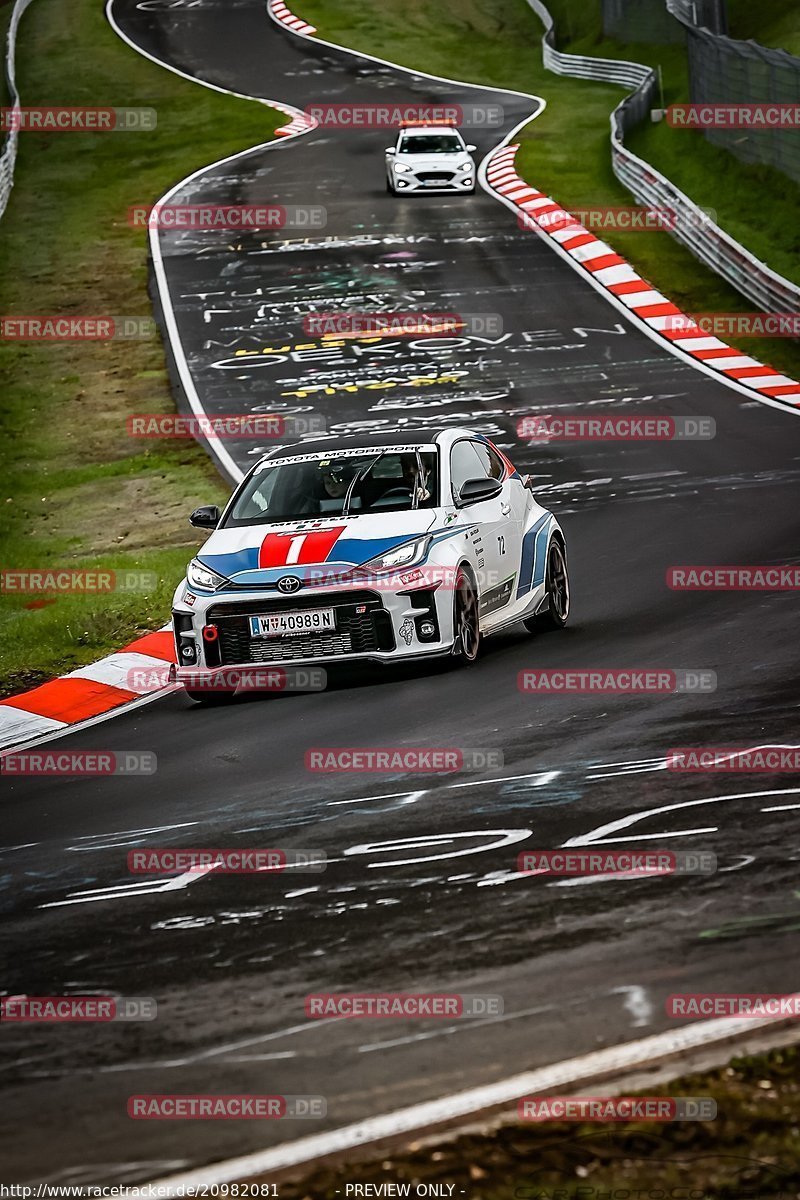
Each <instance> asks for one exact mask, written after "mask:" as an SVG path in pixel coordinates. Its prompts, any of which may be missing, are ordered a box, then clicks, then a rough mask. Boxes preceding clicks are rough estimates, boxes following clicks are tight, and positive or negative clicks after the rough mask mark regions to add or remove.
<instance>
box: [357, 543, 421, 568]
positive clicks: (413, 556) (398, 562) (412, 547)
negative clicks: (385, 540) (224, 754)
mask: <svg viewBox="0 0 800 1200" xmlns="http://www.w3.org/2000/svg"><path fill="white" fill-rule="evenodd" d="M430 544H431V539H430V538H429V537H427V536H426V537H418V538H414V539H413V540H412V541H410V542H403V544H402V546H395V548H394V549H393V550H387V551H386V553H385V554H378V555H377V556H376V557H375V558H371V559H370V560H369V562H367V563H364V566H363V567H362V568H361V569H362V570H363V571H372V572H381V571H396V570H397V569H398V568H399V567H414V566H416V565H417V563H420V562H422V560H423V558H424V557H425V555H426V554H427V553H428V548H429V546H430Z"/></svg>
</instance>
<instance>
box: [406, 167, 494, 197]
mask: <svg viewBox="0 0 800 1200" xmlns="http://www.w3.org/2000/svg"><path fill="white" fill-rule="evenodd" d="M392 184H393V185H394V187H395V189H396V190H397V191H398V192H471V191H472V190H473V189H474V187H475V172H474V171H450V170H447V171H431V170H425V171H422V170H421V171H420V172H419V173H418V174H417V173H415V172H413V171H409V172H407V173H405V174H401V173H400V172H399V171H396V170H394V168H392Z"/></svg>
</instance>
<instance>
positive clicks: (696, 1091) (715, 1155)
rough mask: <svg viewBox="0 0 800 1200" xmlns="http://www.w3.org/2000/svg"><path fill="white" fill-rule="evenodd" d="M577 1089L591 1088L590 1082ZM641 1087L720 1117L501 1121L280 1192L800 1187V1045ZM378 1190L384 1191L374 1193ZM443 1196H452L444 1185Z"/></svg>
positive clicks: (326, 1196)
mask: <svg viewBox="0 0 800 1200" xmlns="http://www.w3.org/2000/svg"><path fill="white" fill-rule="evenodd" d="M576 1094H577V1095H592V1094H595V1093H594V1092H593V1090H592V1089H591V1088H581V1089H576ZM634 1094H637V1095H645V1096H711V1097H713V1098H714V1099H715V1100H716V1102H717V1110H718V1115H717V1118H716V1119H715V1120H713V1121H695V1122H682V1121H676V1122H673V1123H665V1124H653V1123H646V1122H640V1123H638V1124H635V1123H628V1124H624V1123H623V1124H615V1125H613V1126H608V1125H597V1124H594V1125H592V1124H583V1125H580V1124H573V1125H568V1124H558V1123H555V1122H553V1123H550V1122H544V1123H541V1124H531V1123H517V1124H507V1125H502V1126H500V1127H499V1128H498V1129H496V1130H494V1131H492V1132H488V1133H485V1134H482V1133H469V1134H467V1133H464V1134H462V1135H460V1136H458V1137H455V1138H454V1139H453V1140H451V1141H442V1142H440V1143H438V1144H437V1143H436V1142H433V1141H429V1142H426V1144H425V1145H424V1146H423V1147H406V1148H400V1149H398V1150H396V1151H392V1150H387V1151H384V1153H383V1154H382V1155H381V1156H380V1158H379V1159H376V1160H373V1161H366V1162H357V1163H355V1162H354V1163H349V1164H342V1165H340V1166H333V1167H320V1168H318V1169H317V1170H316V1171H315V1172H314V1173H313V1174H311V1175H308V1176H306V1177H305V1178H304V1179H302V1180H297V1181H295V1180H293V1181H292V1182H290V1183H285V1184H281V1197H282V1200H301V1197H310V1196H314V1197H316V1200H337V1198H341V1197H342V1196H344V1195H345V1189H346V1186H347V1185H359V1184H361V1185H363V1184H372V1185H373V1186H374V1185H381V1184H387V1183H388V1184H392V1183H394V1184H402V1183H410V1184H411V1185H412V1186H411V1191H410V1194H411V1195H412V1196H413V1195H414V1185H415V1184H417V1183H425V1184H434V1183H438V1184H440V1185H442V1184H445V1185H447V1184H452V1185H454V1190H453V1192H452V1195H453V1196H460V1195H462V1194H463V1195H466V1196H470V1197H473V1200H601V1198H602V1197H606V1198H607V1200H608V1198H610V1200H614V1198H618V1200H625V1198H627V1200H635V1198H636V1197H639V1198H640V1200H648V1198H650V1200H652V1198H655V1197H661V1198H662V1200H663V1198H669V1197H688V1196H691V1197H693V1198H695V1200H701V1198H702V1200H769V1198H770V1197H774V1200H789V1197H792V1196H796V1195H797V1191H798V1187H800V1129H798V1123H797V1112H798V1101H799V1100H800V1054H798V1051H797V1048H796V1047H789V1048H787V1049H782V1050H773V1051H771V1052H769V1053H767V1054H760V1055H754V1056H752V1057H746V1058H745V1057H743V1058H735V1059H733V1061H732V1062H731V1063H730V1065H729V1066H727V1067H723V1068H721V1069H720V1070H716V1071H710V1072H707V1073H704V1074H696V1075H690V1076H686V1077H684V1078H683V1079H679V1080H675V1081H673V1082H671V1083H670V1084H669V1085H661V1086H658V1087H648V1088H647V1089H645V1090H641V1091H638V1092H636V1093H634ZM376 1194H378V1193H376ZM445 1194H447V1193H445Z"/></svg>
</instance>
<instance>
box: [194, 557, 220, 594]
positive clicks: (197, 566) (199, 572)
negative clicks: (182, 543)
mask: <svg viewBox="0 0 800 1200" xmlns="http://www.w3.org/2000/svg"><path fill="white" fill-rule="evenodd" d="M186 578H187V580H188V581H189V584H190V586H191V587H194V588H200V589H201V590H202V591H204V592H215V591H216V590H217V588H221V587H223V586H224V584H226V583H227V582H228V580H227V579H226V578H225V576H224V575H218V574H217V572H216V571H212V570H211V568H210V567H207V566H206V565H205V564H204V563H201V562H200V559H199V558H193V559H192V561H191V562H190V563H189V565H188V567H187V568H186Z"/></svg>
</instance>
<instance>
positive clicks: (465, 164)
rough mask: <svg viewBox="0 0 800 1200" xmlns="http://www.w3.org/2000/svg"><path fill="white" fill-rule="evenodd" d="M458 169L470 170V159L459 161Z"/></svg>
mask: <svg viewBox="0 0 800 1200" xmlns="http://www.w3.org/2000/svg"><path fill="white" fill-rule="evenodd" d="M458 169H459V171H471V170H472V160H471V159H468V160H467V161H466V162H463V163H459V164H458Z"/></svg>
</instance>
